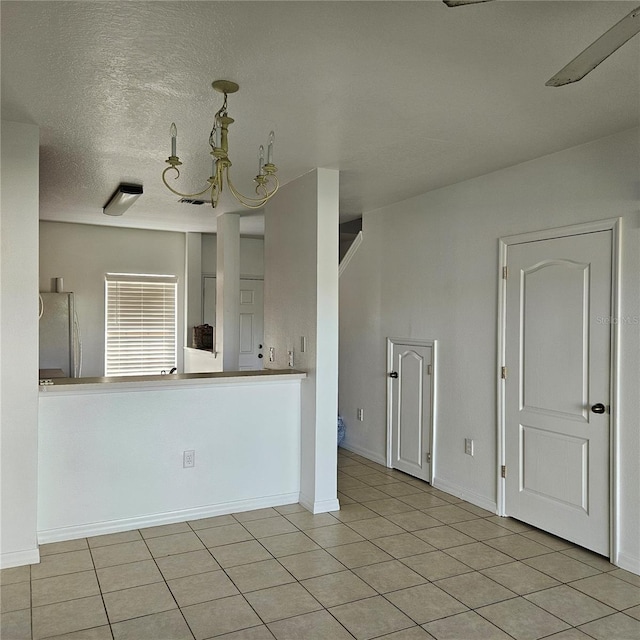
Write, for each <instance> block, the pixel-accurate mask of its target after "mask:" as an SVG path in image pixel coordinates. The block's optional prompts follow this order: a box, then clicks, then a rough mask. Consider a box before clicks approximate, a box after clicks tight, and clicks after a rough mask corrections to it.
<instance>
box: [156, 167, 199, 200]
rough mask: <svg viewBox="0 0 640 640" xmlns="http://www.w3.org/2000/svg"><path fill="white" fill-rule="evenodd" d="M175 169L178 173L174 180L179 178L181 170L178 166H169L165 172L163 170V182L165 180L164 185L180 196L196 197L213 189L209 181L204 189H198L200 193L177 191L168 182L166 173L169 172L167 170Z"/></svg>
mask: <svg viewBox="0 0 640 640" xmlns="http://www.w3.org/2000/svg"><path fill="white" fill-rule="evenodd" d="M171 169H173V170H174V171H175V172H176V173H177V174H178V175H176V177H175V178H174V180H177V179H178V178H179V177H180V171H179V170H178V169H177V168H176V167H167V168H166V169H165V170H164V171H163V172H162V182H164V186H165V187H167V189H169V191H171V192H172V193H175V194H176V195H177V196H180V197H181V198H195V197H197V196H201V195H202V194H203V193H206V192H207V191H209V189H211V183H209V185H208V186H207V187H206V188H205V189H203V190H202V191H198V193H181V192H180V191H176V190H175V189H174V188H173V187H172V186H171V185H170V184H169V183H168V182H167V179H166V177H165V174H166V173H167V171H169V170H171Z"/></svg>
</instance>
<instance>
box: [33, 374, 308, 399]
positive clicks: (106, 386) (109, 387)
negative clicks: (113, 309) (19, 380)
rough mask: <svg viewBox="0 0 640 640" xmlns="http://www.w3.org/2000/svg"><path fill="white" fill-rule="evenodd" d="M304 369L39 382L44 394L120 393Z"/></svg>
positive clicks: (268, 379)
mask: <svg viewBox="0 0 640 640" xmlns="http://www.w3.org/2000/svg"><path fill="white" fill-rule="evenodd" d="M306 377H307V374H306V373H305V372H304V371H297V370H287V369H285V370H281V369H278V370H275V369H263V370H262V371H227V372H215V373H213V372H212V373H180V374H167V375H162V376H130V377H125V376H122V377H117V378H115V377H114V378H54V379H53V380H52V384H42V383H40V384H39V386H38V388H39V391H40V395H41V397H43V396H45V395H50V394H51V395H63V394H64V395H69V394H72V395H75V394H82V393H123V392H135V391H159V390H167V389H188V388H204V387H208V386H238V385H246V384H269V383H282V382H291V381H295V380H302V379H304V378H306Z"/></svg>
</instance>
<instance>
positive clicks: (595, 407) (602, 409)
mask: <svg viewBox="0 0 640 640" xmlns="http://www.w3.org/2000/svg"><path fill="white" fill-rule="evenodd" d="M591 411H593V413H604V412H605V411H606V407H605V406H604V405H603V404H602V402H598V404H594V405H593V407H591Z"/></svg>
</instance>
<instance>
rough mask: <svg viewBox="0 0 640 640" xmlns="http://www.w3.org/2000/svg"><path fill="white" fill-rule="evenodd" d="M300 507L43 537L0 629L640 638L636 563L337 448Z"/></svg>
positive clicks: (240, 635) (10, 583) (10, 578)
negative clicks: (322, 509) (336, 504)
mask: <svg viewBox="0 0 640 640" xmlns="http://www.w3.org/2000/svg"><path fill="white" fill-rule="evenodd" d="M338 466H339V473H338V485H339V489H340V501H341V505H342V509H341V511H339V512H335V513H332V514H321V515H316V516H314V515H312V514H310V513H308V512H307V511H305V510H304V509H303V508H302V507H301V506H299V505H290V506H286V507H277V508H274V509H260V510H257V511H250V512H246V513H238V514H235V515H227V516H220V517H216V518H206V519H202V520H196V521H192V522H185V523H180V524H172V525H167V526H160V527H151V528H148V529H141V530H139V531H129V532H126V533H118V534H112V535H104V536H98V537H94V538H88V539H82V540H73V541H69V542H60V543H54V544H48V545H43V546H42V547H41V549H40V551H41V556H42V561H41V563H40V564H39V565H33V566H31V567H28V566H27V567H18V568H15V569H5V570H3V571H2V572H1V573H0V583H1V601H2V617H1V625H2V626H1V634H0V637H1V638H2V640H22V639H29V640H40V639H43V638H58V639H61V638H66V639H68V640H71V639H75V640H125V639H130V640H147V639H148V640H193V639H194V638H195V640H206V639H207V638H213V637H216V638H221V639H223V640H263V639H270V640H273V639H274V638H276V639H277V640H348V639H352V638H356V639H357V640H369V639H370V638H386V639H387V640H427V639H429V638H436V639H437V640H474V639H481V640H494V639H495V640H500V639H505V640H508V639H509V638H515V639H516V640H537V639H538V638H554V639H555V640H580V639H583V640H584V639H589V638H595V639H597V640H624V639H629V640H631V639H633V640H638V639H640V576H636V575H633V574H631V573H628V572H626V571H623V570H622V569H617V568H616V567H615V566H613V565H611V564H609V562H608V561H607V560H606V559H604V558H602V557H600V556H597V555H594V554H592V553H590V552H588V551H585V550H584V549H580V548H577V547H575V546H574V545H572V544H570V543H567V542H565V541H563V540H560V539H558V538H554V537H553V536H550V535H548V534H546V533H543V532H541V531H537V530H535V529H533V528H531V527H529V526H527V525H524V524H522V523H520V522H517V521H514V520H509V519H504V518H499V517H496V516H494V515H492V514H491V513H489V512H487V511H484V510H482V509H479V508H478V507H475V506H473V505H471V504H469V503H466V502H463V501H461V500H459V499H457V498H455V497H454V496H452V495H449V494H446V493H443V492H441V491H438V490H437V489H433V488H432V487H430V486H429V485H428V484H426V483H424V482H421V481H418V480H416V479H414V478H411V477H410V476H407V475H405V474H403V473H400V472H398V471H391V470H389V469H385V468H384V467H381V466H380V465H378V464H376V463H373V462H371V461H369V460H366V459H364V458H361V457H359V456H356V455H354V454H352V453H350V452H348V451H344V450H340V453H339V465H338Z"/></svg>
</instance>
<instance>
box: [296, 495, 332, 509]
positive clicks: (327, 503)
mask: <svg viewBox="0 0 640 640" xmlns="http://www.w3.org/2000/svg"><path fill="white" fill-rule="evenodd" d="M299 502H300V504H301V505H302V506H303V507H304V508H305V509H306V510H307V511H310V512H311V513H313V514H316V513H327V512H329V511H339V510H340V502H339V500H338V499H337V498H334V499H332V500H317V501H314V500H312V499H310V498H309V497H308V496H305V495H302V494H300V500H299Z"/></svg>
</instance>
